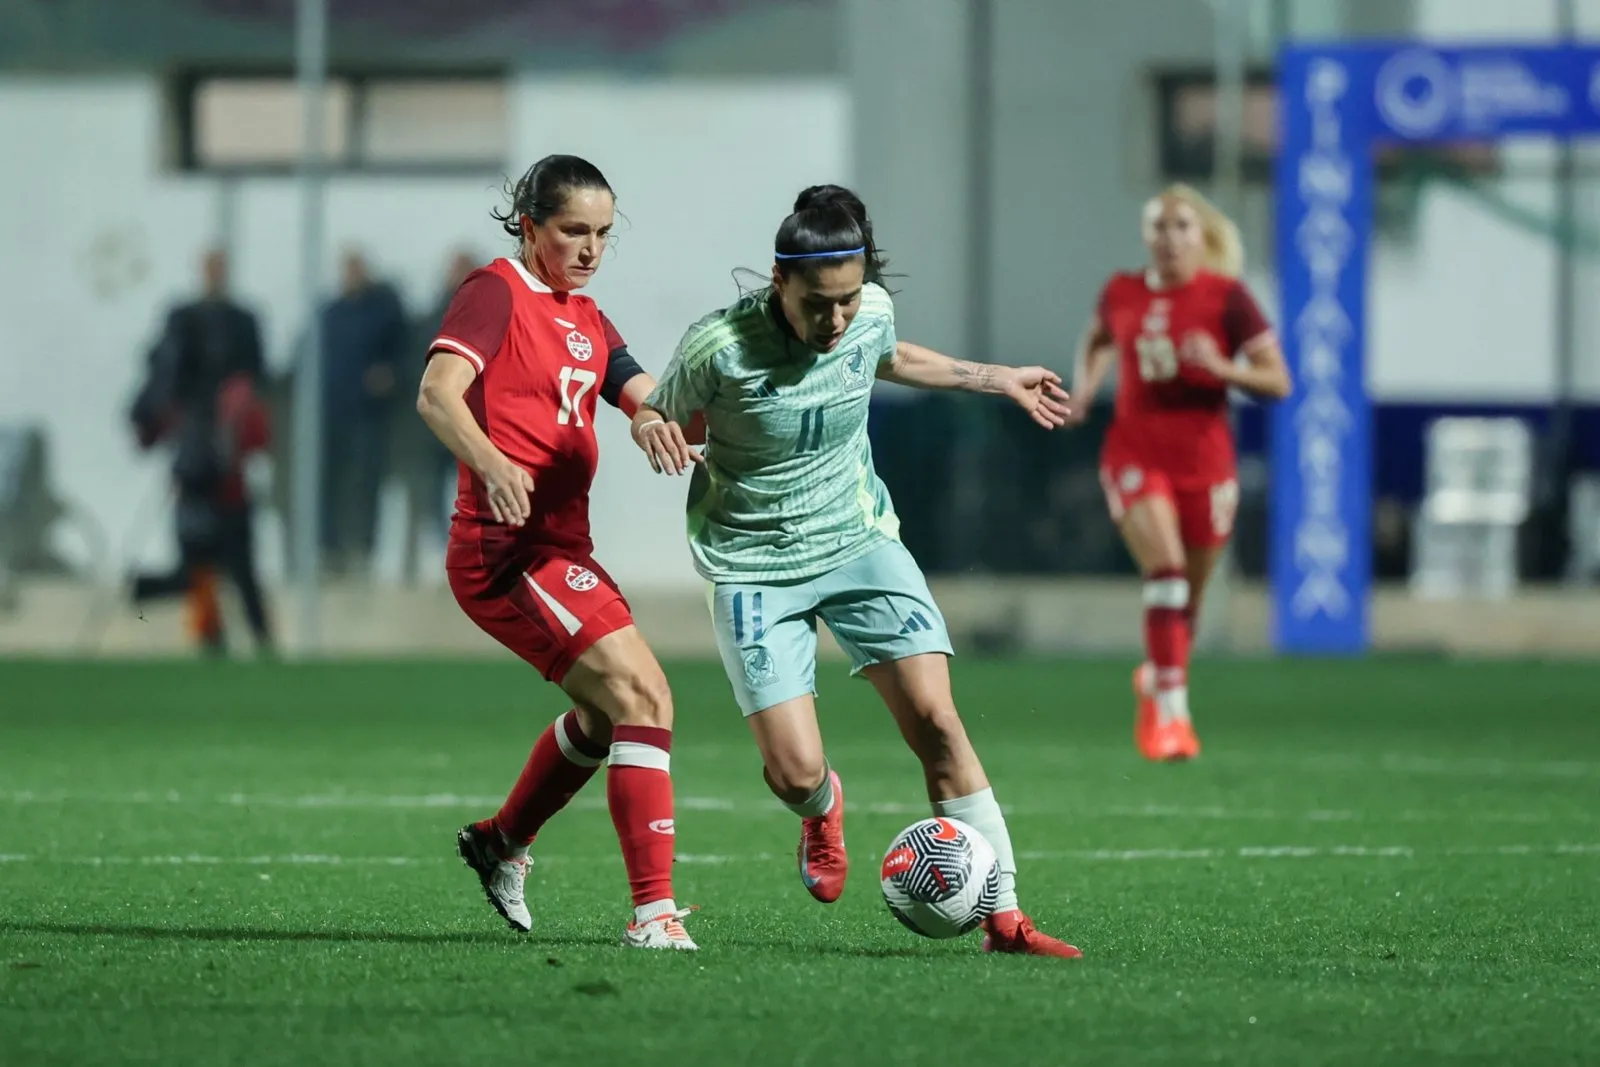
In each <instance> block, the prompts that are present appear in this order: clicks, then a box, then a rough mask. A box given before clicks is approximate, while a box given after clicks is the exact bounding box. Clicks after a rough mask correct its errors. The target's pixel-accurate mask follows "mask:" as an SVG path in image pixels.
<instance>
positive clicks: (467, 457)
mask: <svg viewBox="0 0 1600 1067" xmlns="http://www.w3.org/2000/svg"><path fill="white" fill-rule="evenodd" d="M477 376H478V368H477V367H475V366H474V365H473V364H472V363H470V362H468V361H467V359H465V358H464V357H462V356H460V355H458V354H457V353H455V352H452V351H450V350H449V349H445V348H440V349H435V350H434V352H433V357H432V358H431V359H429V360H428V369H427V370H425V371H424V372H423V374H422V386H421V388H419V389H418V390H417V414H419V415H421V416H422V421H423V422H425V423H427V424H428V429H430V430H432V431H433V434H434V436H435V437H437V438H438V439H439V440H440V441H441V442H443V443H444V446H445V447H446V448H448V449H449V450H450V451H451V452H452V453H453V454H454V455H455V457H456V458H457V459H459V460H460V461H461V462H463V463H465V464H466V465H467V466H468V467H469V468H470V469H471V470H472V472H473V473H474V474H476V475H477V476H478V477H479V478H482V479H483V484H484V490H485V492H486V493H487V494H488V497H489V506H490V508H491V509H493V511H494V517H495V519H496V521H498V522H503V523H505V524H506V525H508V526H521V525H522V524H523V523H525V522H527V521H528V516H529V515H531V514H533V504H532V501H531V499H530V497H529V494H530V493H532V492H533V476H532V475H531V474H529V473H528V472H527V471H525V470H523V469H522V468H521V467H519V466H517V465H516V464H515V463H513V462H511V461H510V460H509V459H507V458H506V456H505V453H503V452H501V451H500V450H499V449H498V448H496V447H495V446H494V442H493V441H490V440H489V438H488V436H487V435H486V434H485V433H484V432H483V429H482V427H480V426H479V425H478V420H477V419H476V418H475V417H473V414H472V409H471V408H469V407H467V401H466V392H467V389H468V387H469V386H471V385H472V382H473V379H474V378H476V377H477Z"/></svg>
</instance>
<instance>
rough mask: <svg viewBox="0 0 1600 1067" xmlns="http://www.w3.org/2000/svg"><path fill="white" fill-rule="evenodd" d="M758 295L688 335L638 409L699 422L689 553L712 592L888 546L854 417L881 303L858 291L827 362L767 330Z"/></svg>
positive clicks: (780, 332)
mask: <svg viewBox="0 0 1600 1067" xmlns="http://www.w3.org/2000/svg"><path fill="white" fill-rule="evenodd" d="M781 314H782V312H781V311H778V310H777V309H776V308H773V307H771V306H770V305H769V303H768V300H767V297H766V294H758V295H754V296H750V297H746V298H745V299H744V300H741V301H740V302H739V303H737V304H735V305H734V306H732V307H730V308H727V309H725V310H723V311H718V312H715V313H714V314H711V315H707V316H706V317H705V318H703V319H701V320H700V321H699V322H697V323H695V324H694V325H693V326H692V327H690V328H689V332H688V333H687V334H685V335H684V338H683V341H682V342H680V343H679V345H678V351H677V353H676V354H675V355H674V356H673V358H672V362H671V364H670V365H668V367H667V369H666V372H665V373H664V374H663V375H662V377H661V380H660V382H659V383H658V384H657V386H656V389H655V392H653V393H651V394H650V398H649V399H648V400H647V401H646V403H647V404H648V405H649V406H650V407H653V408H655V409H656V410H658V411H660V412H661V413H662V414H664V415H665V416H666V417H667V418H669V419H672V420H674V421H676V422H681V423H685V424H687V423H688V421H689V418H690V416H692V415H693V414H694V413H695V412H696V411H703V412H705V417H706V449H705V456H706V462H705V463H704V464H703V465H697V466H696V467H695V470H694V474H693V477H692V479H691V481H690V485H689V509H688V511H689V515H688V525H689V546H690V551H691V553H692V554H693V556H694V562H695V567H696V569H697V570H699V572H700V574H701V575H702V576H704V577H705V578H707V579H708V580H710V581H713V582H740V581H745V582H757V581H759V582H782V581H789V580H796V579H804V578H815V577H817V576H819V575H822V574H826V573H827V572H829V571H831V570H833V569H835V568H837V567H842V566H844V565H845V564H846V563H850V562H852V561H853V560H856V559H859V558H860V557H862V556H864V555H866V554H867V553H868V552H871V551H872V550H873V549H874V548H876V547H878V546H879V545H881V544H883V543H884V542H885V541H892V540H898V539H899V534H900V524H899V520H898V519H897V518H896V517H895V514H894V507H893V505H892V504H891V503H890V500H889V493H888V490H886V489H885V488H884V485H883V483H882V482H881V481H879V480H878V474H877V472H876V471H875V470H874V469H873V466H872V448H871V445H870V444H869V443H868V441H867V407H868V404H869V402H870V400H871V398H872V386H873V382H874V381H875V380H876V378H877V372H878V367H879V366H880V365H881V364H883V363H885V362H887V361H888V360H889V359H890V358H891V357H892V356H893V355H894V346H895V332H894V303H893V301H891V300H890V298H889V294H888V293H887V292H885V291H884V290H883V288H882V287H880V286H877V285H873V284H870V283H869V284H868V285H867V286H866V287H865V288H864V289H863V291H862V294H861V308H860V310H859V311H858V312H857V313H856V317H855V319H854V320H853V321H852V322H851V323H850V328H849V330H847V331H846V332H845V335H844V337H843V339H842V340H840V342H839V343H838V345H836V346H835V347H834V349H833V351H831V352H815V351H813V350H812V349H810V348H809V347H807V346H806V345H804V344H802V343H801V342H800V341H798V340H796V339H795V338H794V337H793V335H792V334H790V333H789V331H788V330H786V329H784V328H783V327H781V326H780V325H779V324H778V321H777V320H776V319H775V318H774V316H775V315H781Z"/></svg>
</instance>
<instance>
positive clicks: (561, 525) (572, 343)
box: [429, 259, 632, 568]
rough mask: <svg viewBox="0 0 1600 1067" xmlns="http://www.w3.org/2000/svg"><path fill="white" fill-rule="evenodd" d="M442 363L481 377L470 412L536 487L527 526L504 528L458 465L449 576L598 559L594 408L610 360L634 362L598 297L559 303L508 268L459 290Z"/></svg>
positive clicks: (442, 336) (473, 478)
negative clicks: (592, 500)
mask: <svg viewBox="0 0 1600 1067" xmlns="http://www.w3.org/2000/svg"><path fill="white" fill-rule="evenodd" d="M437 351H446V352H453V353H455V354H457V355H459V356H461V357H462V358H464V359H466V360H467V361H468V362H470V363H471V364H472V365H473V366H474V367H476V368H477V369H478V377H477V378H476V380H474V381H473V383H472V385H471V387H470V388H468V390H467V393H466V401H467V406H468V407H469V408H470V409H471V410H472V413H473V414H474V415H475V416H476V417H477V420H478V426H479V427H480V428H482V430H483V432H484V433H485V434H486V435H487V436H488V438H489V440H490V441H492V442H493V443H494V445H495V447H496V448H498V449H499V450H500V451H501V452H503V453H505V455H506V458H508V459H510V460H511V461H512V462H513V463H515V464H517V465H518V466H520V467H522V468H523V469H524V470H526V471H527V472H528V473H529V474H531V475H532V476H533V486H534V488H533V494H532V503H533V514H532V515H531V516H530V517H529V519H528V522H527V523H526V524H525V525H524V526H522V527H520V528H517V527H511V526H506V525H503V524H501V523H498V522H496V521H495V518H494V512H493V510H492V509H491V508H490V506H489V502H488V496H487V493H486V491H485V488H484V484H483V480H482V479H481V478H479V477H478V476H477V475H476V474H475V473H473V472H472V471H471V470H470V469H468V467H467V466H466V465H465V464H460V465H459V466H460V474H459V476H458V480H457V485H458V490H457V495H456V510H455V517H454V520H453V521H452V523H451V527H450V544H449V548H448V550H447V552H446V556H445V566H446V567H484V566H487V567H494V568H497V567H499V566H501V565H502V564H505V563H522V562H523V561H526V560H528V559H531V558H533V557H535V556H537V555H539V554H540V553H541V552H543V551H548V550H555V551H559V552H565V553H570V554H573V555H576V556H584V557H587V556H588V555H590V554H591V553H592V552H593V551H594V543H593V541H592V540H591V539H590V536H589V487H590V485H591V484H593V482H594V472H595V467H596V466H597V465H598V463H599V459H600V450H599V445H598V443H597V442H596V440H595V435H594V414H595V400H596V398H597V397H598V396H599V395H600V392H601V389H602V387H603V385H604V383H606V380H607V373H606V372H607V369H608V367H609V366H610V364H611V360H612V358H613V357H614V356H621V355H622V354H623V353H624V352H625V346H624V344H623V342H622V338H621V337H620V336H619V335H618V334H617V331H616V329H615V328H614V327H613V326H612V325H611V322H610V321H609V320H608V319H607V318H606V317H605V315H604V314H602V313H601V311H600V309H599V308H598V307H596V306H595V302H594V301H593V300H591V299H590V298H589V297H586V296H580V295H578V294H576V293H558V292H553V291H551V289H550V288H549V287H548V286H546V285H544V284H543V283H542V282H540V281H539V280H538V279H537V278H535V277H534V276H533V275H532V274H531V273H529V272H528V270H527V269H526V268H525V267H524V266H523V265H522V264H521V263H519V262H517V261H516V260H512V259H499V260H496V261H495V262H493V263H491V264H489V265H488V266H487V267H483V268H481V269H479V270H476V271H473V272H472V273H471V274H470V275H468V276H467V278H466V280H465V281H463V282H462V283H461V287H460V288H459V289H458V290H456V295H455V297H454V298H453V299H452V300H451V302H450V308H449V310H448V311H446V312H445V317H444V322H443V324H442V325H441V326H440V328H439V336H438V337H436V338H434V341H433V344H432V345H430V346H429V355H430V357H431V356H432V354H433V353H434V352H437ZM628 362H629V363H630V364H631V362H632V361H631V359H630V360H629V361H628Z"/></svg>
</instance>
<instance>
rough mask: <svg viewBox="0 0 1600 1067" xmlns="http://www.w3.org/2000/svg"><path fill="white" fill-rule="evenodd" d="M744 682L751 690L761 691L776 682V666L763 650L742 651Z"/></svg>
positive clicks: (749, 649) (758, 648)
mask: <svg viewBox="0 0 1600 1067" xmlns="http://www.w3.org/2000/svg"><path fill="white" fill-rule="evenodd" d="M744 680H745V684H747V685H748V686H750V688H751V689H761V688H763V687H765V686H769V685H771V684H772V683H773V682H776V681H777V680H778V665H777V664H776V663H775V662H773V659H772V653H771V652H768V651H767V650H766V649H764V648H760V647H757V648H747V649H745V650H744Z"/></svg>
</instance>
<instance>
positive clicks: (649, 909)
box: [633, 897, 678, 926]
mask: <svg viewBox="0 0 1600 1067" xmlns="http://www.w3.org/2000/svg"><path fill="white" fill-rule="evenodd" d="M677 910H678V905H676V904H674V903H673V902H672V898H671V897H667V898H666V899H665V900H652V901H651V902H650V903H648V904H640V905H638V906H637V907H635V908H634V909H633V924H634V925H635V926H643V925H644V924H645V923H647V922H649V921H650V920H652V919H659V918H661V916H663V915H671V914H672V913H673V912H675V911H677Z"/></svg>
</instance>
